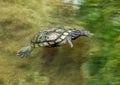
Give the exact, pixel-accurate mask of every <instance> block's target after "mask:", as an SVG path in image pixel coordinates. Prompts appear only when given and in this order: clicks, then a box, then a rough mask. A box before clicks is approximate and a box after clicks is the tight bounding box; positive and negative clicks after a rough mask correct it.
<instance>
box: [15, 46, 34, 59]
mask: <svg viewBox="0 0 120 85" xmlns="http://www.w3.org/2000/svg"><path fill="white" fill-rule="evenodd" d="M33 49H34V47H33V46H32V45H30V46H26V47H23V48H21V49H20V50H18V52H17V56H19V57H21V58H23V57H27V56H28V55H30V53H31V52H32V50H33Z"/></svg>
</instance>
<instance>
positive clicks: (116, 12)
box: [0, 0, 120, 85]
mask: <svg viewBox="0 0 120 85" xmlns="http://www.w3.org/2000/svg"><path fill="white" fill-rule="evenodd" d="M119 3H120V1H119V0H106V1H104V0H82V1H81V0H78V1H77V0H75V1H74V0H63V1H60V0H52V1H50V0H34V1H30V0H18V1H15V0H1V1H0V85H120V71H119V70H120V62H119V61H120V53H119V50H120V4H119ZM55 26H70V27H75V28H80V29H81V28H84V29H86V30H88V31H90V32H92V33H94V36H93V37H90V38H89V37H80V38H79V39H77V40H75V41H73V44H74V47H73V48H70V46H69V44H66V45H63V46H60V47H56V48H43V47H41V48H36V49H35V50H34V51H33V52H32V54H31V55H30V56H29V57H27V58H22V59H21V58H19V57H17V56H16V53H17V51H18V50H19V49H20V48H21V47H24V46H26V45H29V40H30V39H31V37H32V36H33V35H34V34H35V33H36V32H38V31H39V30H42V29H45V28H50V27H55Z"/></svg>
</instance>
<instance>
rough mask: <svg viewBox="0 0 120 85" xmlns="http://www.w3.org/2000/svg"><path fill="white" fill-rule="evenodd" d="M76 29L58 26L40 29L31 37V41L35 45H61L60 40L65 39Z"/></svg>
mask: <svg viewBox="0 0 120 85" xmlns="http://www.w3.org/2000/svg"><path fill="white" fill-rule="evenodd" d="M72 30H74V29H71V28H64V27H56V28H51V29H47V30H44V31H40V32H38V33H36V34H35V35H34V36H33V38H32V39H31V43H32V44H33V45H34V46H37V45H38V46H47V47H54V46H57V45H59V43H60V42H62V41H64V40H65V39H66V38H67V36H69V35H70V32H71V31H72Z"/></svg>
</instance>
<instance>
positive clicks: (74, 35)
mask: <svg viewBox="0 0 120 85" xmlns="http://www.w3.org/2000/svg"><path fill="white" fill-rule="evenodd" d="M70 35H71V37H72V39H76V38H78V37H80V36H87V37H88V36H91V35H94V34H93V33H90V32H89V31H85V30H73V31H72V32H71V33H70Z"/></svg>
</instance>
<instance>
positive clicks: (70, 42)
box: [67, 37, 73, 48]
mask: <svg viewBox="0 0 120 85" xmlns="http://www.w3.org/2000/svg"><path fill="white" fill-rule="evenodd" d="M67 42H68V43H69V44H70V46H71V48H72V47H73V43H72V41H71V37H68V38H67Z"/></svg>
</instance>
